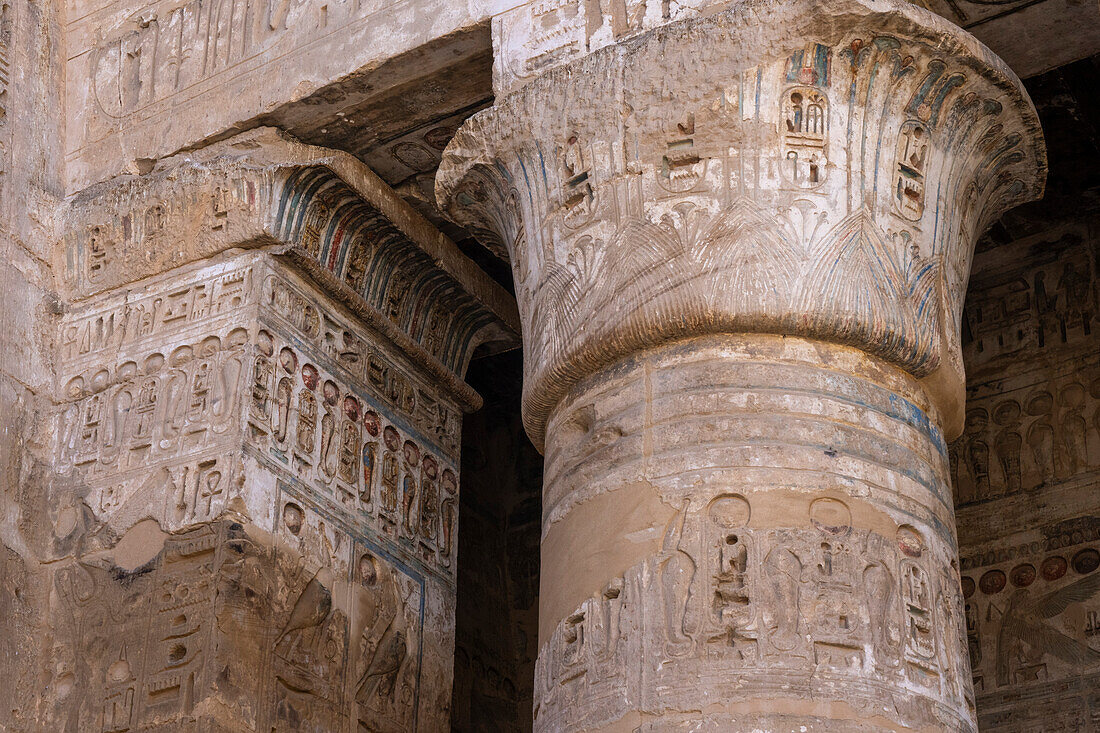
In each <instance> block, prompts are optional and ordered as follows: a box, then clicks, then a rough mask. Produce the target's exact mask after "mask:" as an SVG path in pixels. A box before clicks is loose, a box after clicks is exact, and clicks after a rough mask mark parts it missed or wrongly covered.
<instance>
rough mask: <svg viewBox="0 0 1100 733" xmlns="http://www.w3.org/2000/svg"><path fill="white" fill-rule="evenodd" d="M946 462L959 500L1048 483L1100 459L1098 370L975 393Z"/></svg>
mask: <svg viewBox="0 0 1100 733" xmlns="http://www.w3.org/2000/svg"><path fill="white" fill-rule="evenodd" d="M1086 385H1087V386H1086ZM951 463H952V470H953V471H954V478H955V487H956V489H955V490H956V492H957V503H959V504H966V503H969V502H974V501H982V500H983V499H990V498H994V497H997V496H1003V495H1006V494H1013V493H1016V492H1019V491H1021V490H1026V489H1034V488H1037V487H1040V486H1050V485H1052V484H1055V483H1057V482H1059V481H1064V480H1067V479H1069V478H1071V477H1073V476H1076V475H1078V474H1081V473H1084V472H1086V471H1090V470H1092V469H1095V468H1097V467H1100V377H1097V378H1094V379H1092V380H1091V381H1089V382H1081V381H1077V380H1076V377H1074V378H1071V379H1070V380H1068V381H1067V380H1061V381H1060V382H1057V383H1055V384H1052V385H1043V386H1040V387H1036V388H1033V389H1031V390H1029V391H1027V392H1026V393H1023V394H1020V395H1019V396H1018V397H1002V398H1001V399H999V400H996V401H994V400H993V399H987V400H981V401H979V402H978V403H977V404H976V405H973V406H972V407H971V408H970V409H969V410H968V411H967V416H966V430H965V432H964V434H963V435H962V437H960V438H959V439H958V440H956V441H955V443H953V444H952V446H951Z"/></svg>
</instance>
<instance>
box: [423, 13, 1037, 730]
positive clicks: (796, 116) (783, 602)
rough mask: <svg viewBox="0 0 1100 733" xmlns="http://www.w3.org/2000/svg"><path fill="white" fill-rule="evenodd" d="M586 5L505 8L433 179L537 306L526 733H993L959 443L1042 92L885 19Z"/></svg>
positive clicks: (977, 47)
mask: <svg viewBox="0 0 1100 733" xmlns="http://www.w3.org/2000/svg"><path fill="white" fill-rule="evenodd" d="M593 5H594V4H589V5H586V6H585V7H584V8H583V9H580V10H578V8H577V7H576V6H575V5H574V4H572V3H564V2H551V3H534V4H528V5H525V6H523V7H521V8H518V9H516V10H514V11H511V12H510V13H507V14H505V15H503V16H501V17H498V18H497V19H496V21H495V25H494V39H495V47H496V48H497V51H498V57H497V62H496V69H495V84H496V87H497V88H496V91H497V101H496V104H495V106H494V107H493V108H491V109H489V110H486V111H484V112H481V113H479V114H477V115H475V116H474V117H472V118H471V119H470V120H469V121H468V122H467V123H466V124H465V125H464V127H463V128H462V129H461V130H460V131H459V133H458V134H457V135H456V137H455V138H454V140H453V141H452V142H451V144H450V146H449V148H448V149H447V151H446V152H445V154H444V162H443V166H442V168H441V170H440V174H439V176H438V179H437V193H438V198H439V200H440V202H441V204H442V205H444V206H445V207H446V208H447V210H448V211H449V212H450V213H451V214H452V215H453V216H454V217H455V218H456V219H458V220H460V221H461V222H462V223H464V224H466V225H467V226H468V227H470V228H471V229H473V230H474V231H476V232H478V234H479V235H480V236H481V237H482V238H483V239H484V240H485V241H486V242H487V243H488V244H489V246H490V247H492V248H494V249H495V250H496V251H497V252H499V253H501V254H503V255H504V256H507V257H508V259H509V260H510V262H511V265H512V268H513V273H514V276H515V282H516V291H517V300H518V304H519V309H520V314H521V316H522V320H523V342H524V343H523V345H524V355H525V359H524V368H525V374H524V400H523V409H524V422H525V425H526V427H527V430H528V432H529V434H530V436H531V438H532V439H533V440H534V442H535V444H536V446H538V447H539V448H540V449H542V450H543V452H544V455H545V457H546V471H545V484H544V515H543V530H542V534H543V536H542V571H541V573H542V575H541V577H542V589H541V593H540V635H539V645H540V652H539V659H538V665H537V673H536V690H535V710H534V720H535V729H536V730H541V731H557V730H689V729H690V730H714V731H718V730H722V731H725V730H750V729H757V728H759V729H765V730H778V729H783V730H787V729H792V730H798V729H803V730H815V731H819V730H820V731H825V730H830V731H841V730H852V729H853V726H856V725H858V726H860V729H861V730H863V729H867V730H870V729H874V730H880V729H881V730H897V729H913V730H918V729H919V730H929V729H935V730H974V729H975V711H974V701H973V693H972V687H971V681H970V670H969V664H968V661H967V654H966V633H965V627H964V622H963V601H962V593H961V590H960V581H959V573H958V548H957V542H956V534H955V522H954V512H953V505H952V492H951V487H950V476H949V467H948V451H947V442H946V441H947V439H950V438H953V437H954V435H956V434H958V432H959V430H960V428H961V425H962V413H963V409H962V408H963V404H964V394H963V386H964V380H963V369H962V360H961V356H960V339H959V324H960V318H961V311H962V304H963V296H964V291H965V288H966V282H967V278H968V273H969V269H970V262H971V257H972V252H973V243H974V239H975V237H976V236H977V234H978V233H980V232H981V231H982V230H983V229H984V228H985V227H986V226H987V225H988V224H989V223H990V222H991V221H993V220H994V219H995V218H996V217H997V216H999V215H1000V214H1001V213H1002V212H1004V211H1005V210H1006V209H1008V208H1009V207H1011V206H1013V205H1016V204H1018V203H1021V202H1023V201H1028V200H1031V199H1034V198H1036V197H1038V196H1039V195H1040V194H1041V192H1042V187H1043V183H1042V182H1043V178H1044V176H1045V168H1046V160H1045V149H1044V145H1043V141H1042V137H1041V133H1040V130H1039V125H1038V121H1037V119H1036V115H1035V111H1034V109H1033V107H1032V105H1031V103H1030V101H1029V99H1028V98H1027V96H1026V94H1025V92H1024V91H1023V89H1022V87H1021V85H1020V82H1019V80H1018V79H1017V78H1016V77H1015V76H1014V75H1013V74H1012V72H1011V71H1009V70H1008V68H1007V67H1006V66H1005V65H1004V64H1003V63H1002V62H1000V61H999V60H998V59H997V58H996V57H994V56H993V55H992V54H991V53H990V52H989V51H988V50H987V49H985V48H984V47H983V46H982V45H981V44H980V43H978V42H977V41H975V40H974V39H973V38H972V37H970V36H969V35H967V34H966V33H964V32H962V31H960V30H959V29H958V28H957V27H955V26H953V25H951V24H949V23H947V22H945V21H943V20H942V19H940V18H938V17H937V16H935V15H933V14H931V13H929V12H926V11H924V10H922V9H920V8H916V7H913V6H911V5H908V4H906V3H903V2H897V1H896V0H839V1H838V2H832V3H827V4H821V3H811V2H802V1H794V2H783V3H773V2H762V1H761V2H757V1H755V0H749V1H748V2H742V3H738V4H735V5H733V6H730V7H728V9H722V8H719V9H715V8H713V7H711V6H710V4H709V3H702V2H699V3H693V2H679V3H676V2H674V3H665V4H663V5H659V4H657V3H645V2H626V3H619V4H618V5H615V4H612V6H613V10H609V11H608V12H606V13H602V12H601V11H600V10H599V9H598V8H595V9H594V8H593ZM696 6H698V7H696ZM569 10H572V12H568V11H569ZM703 11H705V12H703ZM857 721H858V722H857ZM799 726H802V728H799Z"/></svg>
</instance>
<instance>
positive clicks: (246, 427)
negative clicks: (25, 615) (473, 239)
mask: <svg viewBox="0 0 1100 733" xmlns="http://www.w3.org/2000/svg"><path fill="white" fill-rule="evenodd" d="M63 221H64V226H65V232H64V237H63V241H62V243H61V244H60V246H59V247H58V251H59V262H58V266H57V271H58V272H59V273H60V277H61V280H62V282H63V285H64V292H65V293H66V296H67V300H68V301H69V303H68V304H67V305H66V307H65V309H66V312H65V313H64V315H63V317H62V318H61V324H60V329H59V338H58V345H57V354H56V358H57V364H56V368H57V392H58V401H59V406H58V409H57V413H58V415H57V420H56V425H57V431H56V443H55V461H56V463H55V470H56V473H57V478H56V481H55V487H54V489H53V497H52V499H51V501H50V502H49V503H48V504H47V508H44V509H42V511H43V512H44V513H48V515H49V522H48V523H47V526H48V527H49V528H51V529H52V531H51V532H48V533H46V534H45V535H44V536H41V537H39V538H36V539H37V540H38V541H40V542H41V543H42V548H43V549H42V551H43V554H44V555H45V556H46V557H47V558H48V559H49V560H50V565H49V567H50V578H51V595H50V598H51V601H50V604H49V609H48V621H47V624H48V626H47V632H48V633H47V634H46V637H47V642H46V643H47V645H48V647H49V664H48V665H44V667H48V669H49V674H50V678H49V680H48V686H47V688H46V689H47V692H46V693H44V694H43V697H42V700H41V705H40V707H39V718H38V720H37V722H38V724H39V725H40V728H41V729H42V730H72V731H77V730H80V731H84V730H97V731H100V730H101V731H110V732H112V733H114V732H121V731H128V730H195V731H204V732H205V731H211V732H213V731H257V732H258V731H263V733H269V732H271V731H302V730H309V731H341V732H351V731H361V730H371V731H388V732H391V733H405V731H438V730H444V729H446V728H447V726H448V724H449V722H448V721H449V701H450V699H451V670H452V667H453V661H452V656H453V648H454V612H455V575H456V550H457V542H456V533H457V530H458V500H459V496H458V491H459V486H458V467H459V441H460V436H461V420H462V413H463V412H464V411H468V410H471V409H476V408H477V407H478V406H479V403H480V397H478V395H477V394H476V393H475V392H474V391H473V390H472V389H471V388H470V387H469V386H468V385H466V384H465V383H464V382H463V381H462V375H463V374H464V373H465V370H466V366H467V364H468V362H469V359H470V356H471V354H472V352H473V350H474V349H475V348H477V346H478V345H480V344H482V343H486V342H500V341H503V342H505V344H506V345H507V344H508V343H509V342H514V341H515V340H516V339H515V331H516V330H517V329H518V319H517V317H516V316H515V312H514V305H510V298H509V297H508V295H507V293H505V292H504V290H503V289H501V288H500V287H499V286H497V285H495V283H493V282H492V281H490V280H489V279H488V277H487V276H486V275H484V273H482V272H481V271H480V270H478V269H477V268H476V267H475V266H474V265H473V263H472V262H470V261H469V260H467V259H465V258H464V257H463V256H462V255H461V254H460V253H459V252H458V250H457V248H455V247H454V245H453V244H452V243H450V242H449V241H448V240H446V238H445V237H443V236H442V235H441V234H440V233H439V232H438V231H436V230H434V229H432V228H431V226H430V225H429V224H428V223H427V222H426V221H424V220H423V219H421V218H420V217H419V216H417V215H416V214H415V213H414V212H413V211H412V210H411V209H410V208H409V207H408V206H407V205H405V204H404V203H403V202H402V201H401V200H400V199H399V198H398V197H397V196H396V194H394V193H393V192H392V191H390V190H389V189H387V188H386V187H385V185H384V184H382V182H381V181H379V180H378V179H377V178H376V177H375V176H374V175H373V174H372V173H371V172H370V171H369V170H367V169H366V167H365V166H363V165H362V163H360V162H358V161H357V160H355V159H354V158H352V157H351V156H350V155H347V154H344V153H339V152H337V151H333V150H324V149H318V148H311V147H308V146H304V145H300V144H297V143H295V142H293V141H290V140H287V139H284V138H282V137H280V136H279V135H277V134H275V133H274V131H271V130H263V129H261V130H257V131H252V132H250V133H247V134H245V135H242V136H238V137H236V138H232V139H230V140H228V141H226V142H224V143H220V144H218V145H215V146H212V147H210V148H207V149H204V150H202V151H200V152H197V153H193V154H190V155H183V156H179V157H176V158H173V159H167V160H164V161H160V162H158V163H157V166H156V167H155V168H154V169H153V170H152V171H150V172H148V173H147V174H146V175H144V176H127V177H123V178H121V179H117V180H113V181H109V182H107V183H105V184H103V185H100V186H97V187H95V188H93V189H90V190H88V191H86V192H84V193H82V194H79V195H78V196H76V197H74V199H72V200H71V201H70V202H69V206H68V207H67V209H66V210H65V212H64V215H63ZM44 684H45V682H44Z"/></svg>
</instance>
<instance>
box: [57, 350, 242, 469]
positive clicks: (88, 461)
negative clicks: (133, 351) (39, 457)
mask: <svg viewBox="0 0 1100 733" xmlns="http://www.w3.org/2000/svg"><path fill="white" fill-rule="evenodd" d="M248 340H249V338H248V332H247V331H246V330H245V329H243V328H237V329H233V330H231V331H229V333H227V334H225V335H224V336H221V337H219V336H217V335H210V336H206V337H205V338H203V339H202V340H201V341H199V342H197V343H194V344H182V345H179V346H177V347H175V348H174V349H172V350H171V351H167V352H162V351H154V352H152V353H149V354H147V355H145V356H144V357H143V358H141V359H140V363H139V360H138V359H131V360H124V361H123V362H122V363H120V364H119V365H118V366H117V367H115V368H114V370H113V371H112V370H109V369H106V368H98V369H93V370H89V373H88V374H81V375H77V376H74V377H72V378H71V379H70V380H69V381H68V383H67V384H66V386H65V394H64V397H65V398H66V399H68V400H71V402H70V403H69V405H68V407H67V408H66V409H65V410H64V411H63V413H62V414H61V418H60V420H61V424H60V430H58V436H59V443H60V445H59V450H58V454H59V457H60V465H61V467H62V470H63V471H68V470H72V469H73V468H74V467H75V468H76V469H77V470H79V471H80V472H81V473H82V474H83V475H85V476H94V475H99V474H104V473H115V472H119V471H125V470H127V469H129V468H137V467H142V466H143V467H146V468H148V467H150V465H151V462H152V461H157V460H160V459H164V458H169V457H172V456H176V455H179V454H181V453H185V452H189V451H191V450H194V449H201V448H202V447H204V446H206V445H209V444H211V443H213V442H215V441H216V440H217V439H218V438H219V436H222V435H224V434H226V433H228V432H229V431H230V430H231V429H232V428H233V426H234V418H235V416H236V415H237V414H239V410H238V407H237V403H238V394H239V387H240V383H241V379H242V377H243V373H244V366H245V360H246V356H245V351H246V344H247V343H248ZM166 353H167V356H166Z"/></svg>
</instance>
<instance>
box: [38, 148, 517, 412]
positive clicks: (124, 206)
mask: <svg viewBox="0 0 1100 733" xmlns="http://www.w3.org/2000/svg"><path fill="white" fill-rule="evenodd" d="M62 226H63V227H64V228H65V234H64V235H63V237H62V240H63V241H62V245H61V246H60V247H58V252H59V254H58V259H59V262H58V270H59V272H61V273H62V274H61V278H60V279H61V284H62V286H63V290H64V292H65V293H66V294H67V295H68V297H70V298H72V299H75V300H83V299H87V298H91V297H93V296H95V295H96V294H99V293H104V292H107V291H109V290H111V289H115V288H120V287H124V286H129V285H130V284H131V283H135V282H138V281H141V280H142V279H143V278H147V277H150V276H153V275H156V274H159V273H162V272H165V271H168V270H170V269H172V268H175V267H179V266H181V265H184V264H187V263H189V262H194V261H198V260H201V259H209V258H214V257H216V256H218V255H219V254H221V253H224V252H227V251H230V250H234V249H239V248H243V249H248V248H257V247H267V248H273V249H274V250H276V251H279V252H285V253H286V254H287V255H288V257H289V258H290V259H291V260H293V261H294V262H296V263H297V264H298V266H299V267H300V268H302V269H303V270H305V271H307V272H309V273H310V274H311V276H312V277H313V278H314V279H315V280H318V281H320V282H324V283H326V284H328V285H331V286H333V287H334V289H335V290H336V291H337V292H338V293H339V296H340V297H341V298H342V299H343V301H344V302H345V303H347V304H349V305H350V307H352V308H353V309H356V310H357V311H358V312H359V314H360V316H361V317H363V318H365V319H366V320H367V321H368V322H370V323H372V324H373V325H374V327H375V328H376V329H377V330H379V331H380V332H382V333H384V334H386V336H387V337H388V338H390V339H391V340H394V341H395V342H399V343H400V345H401V348H403V349H405V350H407V351H408V353H410V354H411V355H413V356H414V358H417V359H419V360H420V361H421V362H422V363H423V364H424V365H425V367H426V368H427V369H429V371H432V372H434V373H437V374H438V375H440V377H441V378H442V380H443V381H444V382H448V383H449V384H450V388H451V390H452V391H454V392H455V393H456V394H459V395H461V397H462V400H463V401H464V402H466V403H467V405H468V407H470V408H473V407H474V406H475V405H476V404H477V401H478V400H477V398H476V397H475V396H474V395H473V393H472V392H471V390H469V388H468V387H466V386H465V385H464V384H462V382H461V378H462V375H463V374H464V373H465V369H466V365H467V364H468V363H469V358H470V356H471V354H472V353H473V350H474V349H476V348H477V346H478V345H480V344H482V343H486V342H494V341H495V342H501V343H502V344H503V345H504V346H507V345H509V344H513V343H515V342H516V341H517V340H518V330H519V319H518V316H517V314H516V311H515V303H514V301H513V300H512V298H511V296H509V295H508V293H507V292H506V291H505V290H504V289H503V288H501V287H500V286H499V285H497V284H496V283H495V282H493V281H492V280H491V279H490V278H489V277H488V276H487V275H486V274H485V273H484V272H483V271H482V270H481V269H480V268H478V267H477V266H476V265H475V264H474V263H473V262H472V261H470V260H469V259H468V258H466V257H465V256H464V255H463V254H462V253H461V252H460V251H459V250H458V248H457V247H456V246H455V244H454V243H453V242H451V241H450V240H449V239H448V238H447V237H446V236H444V235H443V234H442V233H440V232H439V231H438V230H436V229H435V228H434V227H432V226H431V224H429V223H428V222H427V221H425V220H424V219H423V218H422V217H421V216H420V215H418V214H417V213H416V212H415V211H413V210H412V208H411V207H409V206H408V204H406V203H405V202H404V201H402V200H401V199H400V198H398V197H397V196H396V194H394V193H393V191H392V190H390V189H389V187H387V186H386V185H385V184H384V183H383V182H382V181H381V180H380V179H379V178H378V177H377V176H375V175H374V174H373V173H372V172H371V171H370V170H369V169H368V168H367V167H366V166H365V165H363V164H362V163H361V162H359V161H358V160H357V159H355V158H354V157H352V156H350V155H348V154H346V153H341V152H339V151H334V150H327V149H322V148H316V147H311V146H306V145H302V144H300V143H297V142H294V141H292V140H290V139H288V138H286V137H284V136H282V135H281V134H280V133H278V132H277V131H275V130H272V129H269V128H262V129H258V130H253V131H250V132H248V133H244V134H242V135H239V136H237V137H235V138H232V139H230V140H226V141H224V142H221V143H217V144H215V145H212V146H210V147H209V148H204V149H202V150H199V151H196V152H194V153H190V154H181V155H179V156H176V157H174V158H168V159H164V160H162V161H159V162H158V163H157V164H156V166H155V167H154V168H153V169H152V170H150V171H148V172H147V173H146V174H145V175H143V176H124V177H120V178H117V179H113V180H111V181H108V182H105V183H102V184H98V185H96V186H92V187H90V188H89V189H87V190H85V191H82V192H81V193H79V194H76V195H75V196H73V197H71V198H70V199H69V201H68V208H67V211H66V213H65V214H64V215H63V217H62ZM310 260H312V262H310Z"/></svg>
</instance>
